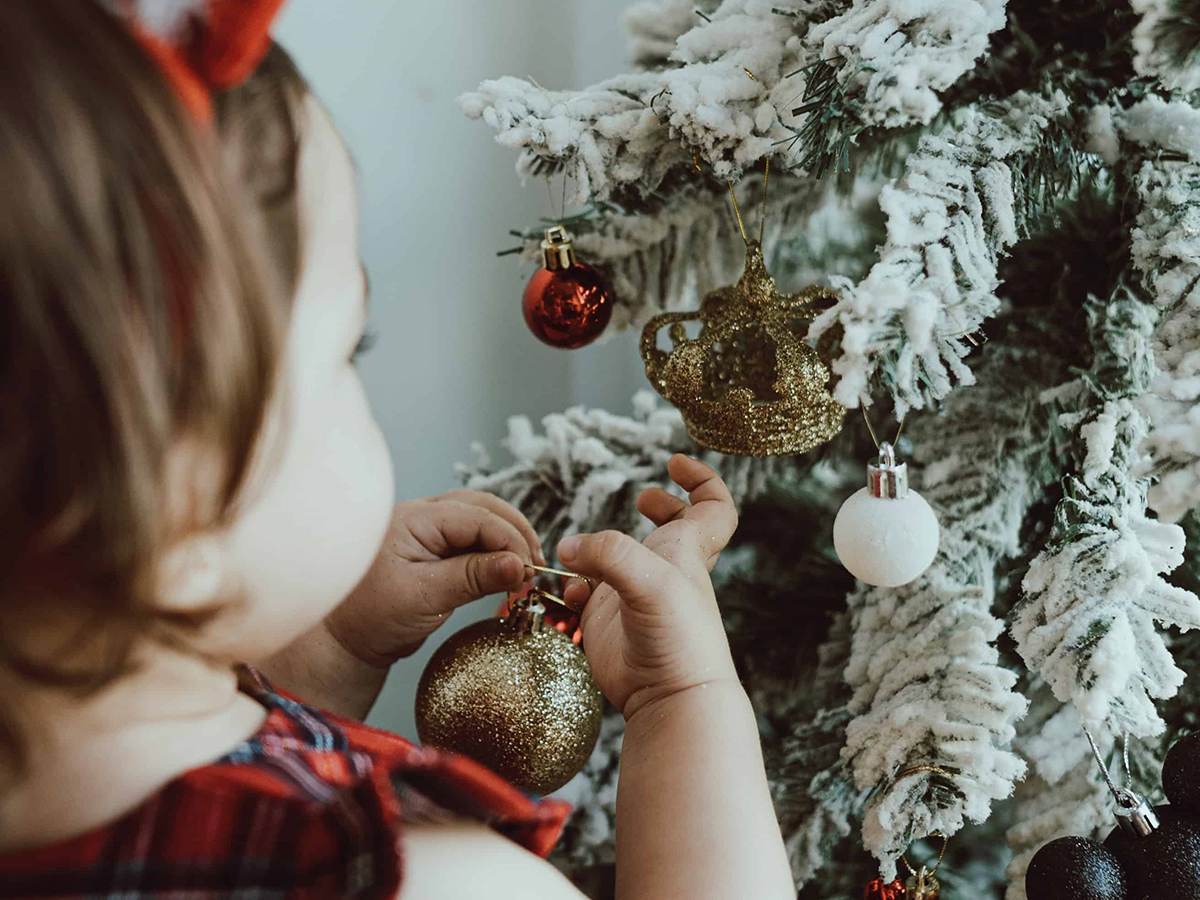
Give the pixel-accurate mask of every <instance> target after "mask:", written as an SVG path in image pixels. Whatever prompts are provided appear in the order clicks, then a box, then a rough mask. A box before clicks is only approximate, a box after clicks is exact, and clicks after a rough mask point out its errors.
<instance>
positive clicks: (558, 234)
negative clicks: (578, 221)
mask: <svg viewBox="0 0 1200 900" xmlns="http://www.w3.org/2000/svg"><path fill="white" fill-rule="evenodd" d="M542 262H543V263H544V265H545V267H546V268H547V269H549V270H550V271H551V272H556V271H558V270H559V269H569V268H571V266H573V265H575V245H574V244H573V243H572V238H571V233H570V232H569V231H567V229H565V228H563V227H562V226H561V225H553V226H551V227H550V228H547V229H546V239H545V240H544V241H542Z"/></svg>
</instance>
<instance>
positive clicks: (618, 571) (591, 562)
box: [558, 531, 684, 612]
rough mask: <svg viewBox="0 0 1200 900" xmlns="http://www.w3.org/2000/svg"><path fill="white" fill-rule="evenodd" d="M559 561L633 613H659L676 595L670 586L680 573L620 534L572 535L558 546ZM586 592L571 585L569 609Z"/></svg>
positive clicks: (640, 545)
mask: <svg viewBox="0 0 1200 900" xmlns="http://www.w3.org/2000/svg"><path fill="white" fill-rule="evenodd" d="M558 558H559V559H561V560H562V562H563V564H564V565H566V566H568V567H569V568H571V569H572V570H574V571H576V572H578V573H579V574H581V575H587V576H590V577H592V578H597V579H599V580H601V581H603V582H605V583H606V584H608V585H609V586H610V587H612V588H613V589H615V590H616V591H617V593H619V594H620V595H621V599H622V601H623V602H624V603H625V604H627V605H628V606H629V607H630V608H632V609H637V610H641V611H645V612H660V611H666V610H664V603H667V604H669V602H670V601H669V599H668V598H671V597H674V596H675V595H676V594H677V593H678V592H677V591H673V590H671V585H672V584H674V583H676V582H679V581H681V580H682V579H683V577H684V576H683V573H682V572H680V571H679V569H677V568H676V567H675V566H673V565H671V563H669V562H668V561H667V560H665V559H663V558H662V557H661V556H659V555H658V554H657V553H655V552H654V551H653V550H651V549H650V548H648V547H646V546H645V545H643V544H641V543H639V542H638V541H636V540H634V539H633V538H631V537H630V536H629V535H627V534H622V533H621V532H619V531H600V532H596V533H595V534H575V535H571V536H570V537H565V538H563V539H562V540H561V541H560V542H559V544H558ZM587 594H588V588H587V586H586V585H581V584H580V583H579V582H573V583H572V584H571V585H570V586H569V587H568V589H567V592H566V595H565V596H564V598H563V599H564V600H566V601H567V602H568V603H571V604H572V605H575V604H577V603H578V602H580V600H581V599H583V598H586V596H587Z"/></svg>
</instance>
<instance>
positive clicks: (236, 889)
mask: <svg viewBox="0 0 1200 900" xmlns="http://www.w3.org/2000/svg"><path fill="white" fill-rule="evenodd" d="M244 689H245V690H246V691H247V693H249V694H251V695H252V696H254V697H255V699H257V700H258V701H259V702H260V703H262V705H263V706H265V707H266V708H267V718H266V721H265V722H264V723H263V725H262V727H261V728H260V729H259V730H258V732H257V733H256V734H255V735H254V736H253V737H251V738H250V739H249V740H248V741H246V742H245V743H243V744H242V745H241V746H239V747H238V748H236V749H235V750H234V751H233V752H232V753H230V754H229V755H228V756H226V757H224V758H222V759H219V760H217V761H216V762H214V763H212V764H211V765H207V766H202V767H201V768H198V769H193V770H192V771H190V772H186V773H184V774H183V775H180V776H179V777H178V778H176V779H175V780H174V781H172V782H170V783H169V784H167V785H166V787H164V788H162V789H161V790H160V791H158V792H157V793H155V794H154V795H153V796H152V797H150V798H149V799H148V800H146V801H145V802H144V803H142V804H141V805H140V806H138V807H137V808H136V809H134V810H133V811H132V812H129V813H127V814H126V815H124V816H122V817H121V818H120V819H118V820H117V821H115V822H112V823H110V824H109V825H106V826H104V827H103V828H99V829H96V830H95V831H92V832H89V833H88V834H84V835H81V836H80V837H77V838H73V839H71V840H67V841H63V842H62V843H59V844H55V845H53V846H49V847H42V848H39V849H37V850H29V851H22V852H19V853H10V854H0V897H28V898H51V897H53V898H84V897H87V898H94V897H101V896H103V897H120V898H121V900H141V898H150V897H155V898H166V897H173V898H186V900H216V898H233V897H238V898H247V900H250V898H253V900H280V898H305V900H310V898H311V900H315V898H323V897H339V898H341V897H372V898H374V897H379V898H383V897H387V898H391V897H394V896H395V895H396V893H397V892H398V890H399V887H400V881H401V877H402V875H403V857H402V853H401V851H402V840H401V837H402V825H403V823H405V822H409V823H411V822H438V821H447V820H450V819H461V818H464V817H465V818H470V819H476V820H479V821H483V822H487V823H488V824H490V825H491V826H492V827H494V828H495V829H496V830H497V831H499V832H500V833H501V834H504V835H506V836H508V837H510V838H512V839H513V840H515V841H517V842H518V843H520V844H522V845H523V846H525V847H526V848H528V849H529V850H531V851H533V852H534V853H537V854H539V855H541V856H545V855H546V854H547V853H549V852H550V849H551V848H552V847H553V846H554V843H555V841H557V840H558V836H559V834H560V832H561V830H562V826H563V823H564V822H565V820H566V817H567V814H568V813H569V812H570V806H569V805H568V804H566V803H563V802H562V801H558V800H540V801H539V800H534V799H532V798H530V797H528V796H526V795H525V794H523V793H522V792H521V791H519V790H517V789H516V788H514V787H512V786H511V785H509V784H508V783H507V782H505V781H504V780H503V779H501V778H500V777H499V776H498V775H495V774H493V773H492V772H491V771H489V770H488V769H486V768H484V767H483V766H481V765H479V764H477V763H475V762H473V761H471V760H469V759H466V758H465V757H461V756H456V755H454V754H451V753H447V752H445V751H441V750H436V749H433V748H430V747H420V746H416V745H414V744H411V743H409V742H408V741H406V740H404V739H403V738H401V737H398V736H397V735H394V734H389V733H388V732H385V731H380V730H378V729H375V728H370V727H368V726H366V725H363V724H362V723H361V722H356V721H353V720H351V719H345V718H342V717H340V716H336V715H333V714H332V713H327V712H322V711H320V710H316V709H313V708H311V707H308V706H304V705H303V704H301V703H298V702H297V701H295V700H293V699H292V698H290V697H288V696H286V695H284V694H281V693H279V692H278V691H276V690H275V689H273V688H272V687H271V685H269V684H268V683H267V682H266V681H265V680H264V679H263V678H262V677H261V676H259V675H257V673H253V672H249V673H248V674H247V677H246V679H245V683H244Z"/></svg>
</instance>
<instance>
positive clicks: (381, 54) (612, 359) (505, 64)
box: [276, 0, 644, 738]
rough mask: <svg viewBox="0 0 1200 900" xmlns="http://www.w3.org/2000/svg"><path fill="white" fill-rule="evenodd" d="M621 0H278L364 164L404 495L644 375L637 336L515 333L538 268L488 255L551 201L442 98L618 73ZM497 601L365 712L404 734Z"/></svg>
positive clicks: (379, 386) (372, 358) (364, 200)
mask: <svg viewBox="0 0 1200 900" xmlns="http://www.w3.org/2000/svg"><path fill="white" fill-rule="evenodd" d="M623 6H624V3H623V2H621V0H557V2H555V0H504V2H495V0H440V2H436V3H414V2H404V3H396V2H390V0H356V2H355V3H353V4H344V3H336V4H335V3H319V2H317V0H291V2H290V3H289V5H288V6H287V7H286V8H285V11H284V14H283V16H282V18H281V20H280V22H279V25H278V27H277V29H276V37H277V38H278V40H279V41H280V42H281V43H282V44H284V46H286V47H287V48H288V49H289V50H290V51H291V52H292V54H293V56H294V57H295V58H296V60H297V62H298V63H299V65H300V68H301V70H302V71H303V72H304V73H305V74H306V75H307V76H308V78H309V79H310V81H311V82H312V84H313V86H314V89H315V90H316V92H317V94H318V96H320V97H321V99H322V100H324V101H325V103H326V105H327V106H328V107H329V109H330V111H331V112H332V114H333V117H334V120H335V121H336V122H337V124H338V126H339V128H340V129H341V130H342V133H343V134H344V136H345V138H346V141H347V143H348V144H349V146H350V148H351V151H352V152H353V154H354V156H355V157H356V159H357V161H358V165H359V168H360V178H359V191H360V198H361V207H362V226H363V227H362V233H363V246H362V254H363V259H364V261H365V263H366V265H367V268H368V270H369V271H370V276H371V289H372V313H371V318H372V326H373V327H374V328H375V329H376V330H377V331H378V333H379V341H378V343H377V344H376V346H375V349H374V350H373V351H372V352H371V353H370V354H369V355H368V356H367V357H366V358H365V359H364V361H363V362H362V365H361V368H362V373H363V378H364V380H365V382H366V385H367V391H368V393H369V394H370V396H371V399H372V402H373V405H374V408H375V411H376V414H377V416H378V418H379V421H380V423H381V424H382V426H383V429H384V432H385V434H386V435H387V438H388V442H389V444H390V445H391V449H392V455H393V458H394V459H395V463H396V473H397V495H398V498H399V499H403V498H406V497H420V496H427V495H430V494H434V493H439V492H441V491H445V490H449V489H451V488H454V487H458V486H459V484H458V481H457V479H456V478H455V475H454V472H453V464H454V463H455V462H456V461H458V460H464V459H467V458H468V456H469V453H468V447H469V445H470V443H471V442H472V441H474V440H480V441H483V442H484V443H485V445H487V446H488V447H489V448H491V449H493V450H498V448H499V441H500V439H501V437H503V435H504V433H505V422H506V420H507V418H508V416H510V415H512V414H514V413H527V414H529V415H531V416H533V417H534V418H535V420H536V419H538V418H540V417H541V416H543V415H545V414H546V413H548V412H552V411H556V410H560V409H563V408H565V407H567V406H570V405H571V404H573V403H578V402H584V403H588V404H592V405H601V406H604V407H606V408H608V409H611V410H613V411H625V410H627V409H628V403H629V397H630V396H631V394H632V392H633V391H634V390H635V389H637V388H638V387H640V386H642V385H643V384H644V377H643V375H642V372H641V365H640V361H639V360H638V357H637V351H636V340H635V337H634V335H631V334H626V335H621V336H618V337H617V338H615V339H613V340H609V341H607V342H605V343H603V344H600V345H594V346H592V347H588V348H585V349H583V350H577V351H569V352H564V351H559V350H555V349H553V348H550V347H546V346H543V345H542V344H541V343H539V342H538V341H536V340H535V339H534V338H533V337H532V336H531V335H530V334H529V332H528V331H527V330H526V328H525V323H524V320H523V319H522V317H521V311H520V302H521V292H522V290H523V288H524V285H525V282H526V281H527V280H528V278H529V276H530V274H532V271H533V267H532V265H531V264H529V263H522V262H518V261H517V259H516V257H512V256H508V257H500V258H498V257H497V256H496V255H495V253H496V251H497V250H500V249H503V248H506V247H509V246H512V245H513V244H514V243H515V242H514V240H513V239H512V238H511V237H509V236H508V233H507V232H508V229H509V228H516V227H527V226H529V225H531V224H533V223H535V222H536V221H537V219H538V217H540V216H544V215H547V214H548V213H549V201H548V200H547V197H546V188H545V185H544V184H543V183H534V182H530V183H529V184H528V185H526V186H525V187H522V186H521V184H520V182H519V181H518V179H517V178H516V175H515V173H514V170H513V166H514V163H515V156H514V154H513V153H512V151H510V150H506V149H504V148H502V147H499V146H498V145H496V144H495V142H494V141H493V136H494V132H492V131H491V129H489V128H488V127H487V126H485V125H483V124H482V123H479V122H470V121H468V120H467V119H466V118H465V117H464V116H463V115H462V114H461V113H460V112H459V110H458V107H457V105H456V104H455V102H454V98H455V97H456V96H457V95H458V94H460V93H461V92H463V91H465V90H470V89H473V88H474V87H475V86H476V85H477V84H478V83H479V82H480V81H482V80H483V79H485V78H490V77H497V76H500V75H519V76H527V75H531V76H533V77H534V78H535V79H537V81H538V82H539V83H540V84H543V85H545V86H546V87H547V88H567V87H580V86H583V85H586V84H590V83H593V82H595V81H598V80H600V79H601V78H603V77H606V76H608V75H610V74H615V73H617V72H619V71H623V70H624V69H625V44H624V36H623V33H622V32H621V30H620V28H619V26H618V24H617V20H618V17H619V13H620V10H621V8H622V7H623ZM351 8H352V9H353V15H350V14H348V12H347V10H348V9H351ZM555 187H556V196H557V188H558V184H557V183H556V185H555ZM493 456H494V457H496V458H504V457H503V454H502V453H493ZM495 606H496V601H495V600H486V601H483V602H482V603H480V604H475V605H474V606H472V607H469V608H467V609H464V610H460V611H459V612H458V613H457V614H456V615H455V616H454V617H452V619H451V620H450V622H449V623H448V625H447V626H445V627H444V628H443V630H442V631H440V632H438V634H436V635H435V636H434V637H433V638H432V639H431V640H430V641H429V642H428V643H427V645H426V647H425V648H423V649H422V651H421V652H419V653H418V654H416V655H415V656H414V657H413V658H411V659H408V660H405V661H403V662H401V663H400V664H398V665H397V666H396V667H395V669H394V671H393V673H392V677H391V678H390V679H389V681H388V685H387V688H386V689H385V691H384V694H383V696H382V697H381V698H380V702H379V703H378V704H377V706H376V709H375V712H374V714H373V717H372V720H373V721H374V722H375V723H376V724H379V725H382V726H383V727H387V728H391V729H394V730H397V731H399V732H400V733H402V734H405V735H407V736H410V737H413V738H415V736H416V733H415V728H414V727H413V720H412V697H413V692H414V689H415V685H416V680H417V679H418V678H419V677H420V673H421V669H422V668H423V666H424V664H425V661H426V660H427V659H428V656H429V654H430V653H431V652H432V650H433V647H434V646H435V645H436V644H437V643H439V642H440V641H441V640H444V639H445V638H446V637H448V636H449V635H450V634H451V633H453V631H455V630H456V629H457V628H460V627H462V625H463V624H465V623H466V622H468V621H470V620H471V619H473V618H478V617H480V616H483V615H486V614H490V613H491V612H492V611H493V610H494V609H495Z"/></svg>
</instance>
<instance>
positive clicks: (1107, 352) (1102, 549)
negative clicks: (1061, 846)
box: [1012, 285, 1200, 736]
mask: <svg viewBox="0 0 1200 900" xmlns="http://www.w3.org/2000/svg"><path fill="white" fill-rule="evenodd" d="M1088 312H1089V331H1090V337H1091V343H1092V347H1093V350H1094V360H1093V365H1092V370H1091V372H1090V373H1088V374H1087V375H1086V376H1084V377H1083V378H1081V380H1080V381H1078V382H1075V383H1073V384H1071V385H1067V386H1066V387H1065V388H1064V389H1063V390H1060V391H1057V392H1054V393H1053V396H1054V397H1056V398H1060V397H1063V396H1066V395H1067V394H1068V392H1071V393H1073V394H1074V401H1073V402H1074V403H1075V404H1076V409H1074V410H1073V411H1071V412H1068V413H1064V414H1063V415H1062V416H1061V418H1060V422H1061V423H1062V424H1063V425H1064V426H1065V427H1069V428H1071V429H1072V430H1073V431H1074V433H1075V434H1076V435H1077V440H1076V442H1075V445H1074V448H1073V456H1074V457H1075V459H1074V463H1075V473H1074V474H1073V475H1071V476H1070V477H1069V478H1068V479H1067V480H1066V482H1065V483H1064V488H1063V499H1062V500H1061V501H1060V502H1059V504H1058V507H1057V509H1056V510H1055V514H1054V524H1053V526H1052V528H1051V532H1050V538H1049V540H1048V542H1047V546H1046V549H1045V550H1043V551H1042V552H1041V553H1040V554H1039V555H1038V556H1037V558H1036V559H1034V561H1033V563H1032V564H1031V565H1030V567H1029V571H1028V573H1027V574H1026V576H1025V581H1024V584H1023V589H1024V592H1025V596H1024V598H1023V599H1022V601H1021V603H1020V605H1019V606H1018V608H1017V610H1016V614H1015V616H1014V619H1013V624H1012V634H1013V637H1014V638H1015V639H1016V641H1017V649H1018V652H1019V653H1020V654H1021V657H1022V658H1023V659H1024V660H1025V663H1026V664H1027V665H1028V666H1029V668H1030V669H1031V670H1033V671H1034V672H1036V673H1037V674H1039V675H1040V676H1041V677H1042V678H1044V679H1045V680H1046V682H1047V683H1048V684H1049V685H1050V687H1051V689H1052V690H1053V691H1054V695H1055V696H1056V697H1057V698H1058V699H1059V700H1060V701H1062V702H1070V703H1073V704H1074V705H1075V707H1076V708H1077V709H1078V710H1079V713H1080V716H1081V717H1082V719H1083V721H1084V722H1085V723H1087V724H1088V725H1089V726H1090V727H1092V728H1095V729H1099V728H1105V729H1106V730H1108V731H1110V732H1114V733H1120V732H1127V733H1129V734H1131V735H1134V736H1149V735H1156V734H1159V733H1160V732H1161V731H1162V729H1163V723H1162V720H1161V718H1160V717H1159V714H1158V711H1157V710H1156V709H1155V705H1154V701H1155V700H1159V699H1163V698H1166V697H1170V696H1172V695H1173V694H1174V693H1175V692H1176V691H1177V690H1178V689H1179V686H1180V684H1181V683H1182V682H1183V674H1184V673H1183V672H1182V671H1180V669H1179V668H1178V667H1177V666H1176V665H1175V663H1174V661H1173V660H1172V658H1171V653H1170V651H1169V650H1168V649H1167V646H1166V643H1165V641H1164V638H1163V635H1162V634H1160V633H1159V631H1158V630H1157V629H1156V627H1155V623H1156V622H1157V623H1160V624H1163V625H1173V626H1178V627H1180V628H1183V629H1185V630H1186V629H1189V628H1197V627H1200V600H1197V598H1196V596H1195V595H1194V594H1192V593H1190V592H1189V591H1184V590H1181V589H1180V588H1177V587H1173V586H1172V585H1170V584H1168V583H1167V582H1166V581H1165V580H1164V579H1163V577H1162V576H1163V574H1164V573H1166V572H1169V571H1171V570H1172V569H1174V568H1175V567H1176V566H1178V565H1179V564H1180V563H1181V562H1182V561H1183V530H1182V529H1181V528H1179V526H1177V525H1170V524H1167V523H1165V522H1160V521H1156V520H1153V519H1149V518H1147V517H1146V515H1145V510H1146V490H1147V487H1148V486H1149V485H1148V480H1147V479H1145V478H1141V477H1138V475H1137V468H1138V465H1137V464H1138V458H1137V450H1138V447H1139V446H1140V444H1141V441H1142V439H1143V438H1144V437H1145V435H1146V428H1147V425H1146V418H1145V416H1144V415H1143V414H1142V413H1141V412H1139V411H1138V409H1137V408H1136V406H1135V404H1134V402H1133V399H1132V398H1136V397H1138V396H1140V395H1141V394H1143V393H1144V392H1145V390H1146V389H1147V387H1148V386H1149V383H1150V379H1151V377H1152V376H1153V373H1154V360H1153V356H1152V354H1151V347H1150V335H1151V332H1152V330H1153V328H1154V325H1155V322H1156V319H1157V316H1156V313H1155V310H1154V308H1153V307H1152V306H1150V305H1149V304H1143V303H1141V302H1140V301H1139V300H1138V299H1137V298H1136V297H1135V296H1134V295H1133V292H1132V291H1131V290H1130V289H1129V288H1128V287H1127V286H1125V285H1119V286H1118V288H1117V290H1116V292H1115V294H1114V296H1113V297H1112V298H1111V299H1109V300H1108V301H1101V300H1096V299H1091V300H1089V303H1088Z"/></svg>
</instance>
